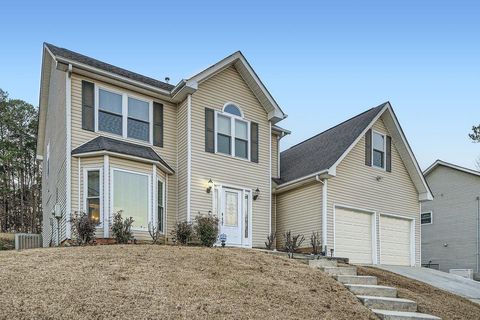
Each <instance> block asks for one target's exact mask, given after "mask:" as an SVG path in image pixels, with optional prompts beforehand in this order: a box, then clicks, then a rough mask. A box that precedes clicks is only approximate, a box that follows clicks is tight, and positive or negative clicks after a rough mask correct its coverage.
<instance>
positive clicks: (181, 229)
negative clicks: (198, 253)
mask: <svg viewBox="0 0 480 320" xmlns="http://www.w3.org/2000/svg"><path fill="white" fill-rule="evenodd" d="M170 234H171V235H172V240H173V242H174V243H175V242H177V241H178V242H179V243H180V244H183V245H186V244H188V242H189V241H190V240H191V239H192V236H193V226H192V224H191V223H190V222H187V221H182V222H177V223H176V224H175V228H174V229H173V230H172V232H171V233H170Z"/></svg>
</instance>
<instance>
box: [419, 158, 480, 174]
mask: <svg viewBox="0 0 480 320" xmlns="http://www.w3.org/2000/svg"><path fill="white" fill-rule="evenodd" d="M439 166H444V167H447V168H451V169H454V170H458V171H462V172H465V173H469V174H473V175H475V176H479V177H480V171H477V170H472V169H469V168H465V167H461V166H459V165H456V164H453V163H449V162H446V161H442V160H440V159H439V160H436V161H435V162H434V163H432V165H431V166H430V167H428V168H427V169H426V170H425V171H424V172H423V174H424V175H425V176H427V175H429V174H430V173H431V172H433V170H435V169H436V168H437V167H439Z"/></svg>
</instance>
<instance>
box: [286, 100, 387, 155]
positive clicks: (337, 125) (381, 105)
mask: <svg viewBox="0 0 480 320" xmlns="http://www.w3.org/2000/svg"><path fill="white" fill-rule="evenodd" d="M387 103H388V101H387V102H384V103H382V104H379V105H378V106H376V107H373V108H370V109H368V110H365V111H363V112H362V113H359V114H357V115H355V116H353V117H351V118H349V119H347V120H345V121H342V122H340V123H338V124H336V125H334V126H333V127H330V128H328V129H326V130H324V131H322V132H320V133H317V134H316V135H314V136H311V137H310V138H307V139H305V140H303V141H301V142H299V143H297V144H295V145H293V146H291V147H290V148H288V149H287V150H284V151H282V152H281V153H280V154H282V153H284V152H286V151H289V150H291V149H294V148H296V147H298V146H299V145H301V144H303V143H305V142H307V141H309V140H312V139H314V138H316V137H318V136H320V135H322V134H324V133H326V132H328V131H330V130H332V129H335V128H337V127H339V126H341V125H342V124H345V123H347V122H349V121H351V120H353V119H355V118H358V117H360V116H362V115H364V114H365V113H367V112H369V111H372V110H374V109H376V108H380V107H382V108H383V107H384V106H385V105H386V104H387Z"/></svg>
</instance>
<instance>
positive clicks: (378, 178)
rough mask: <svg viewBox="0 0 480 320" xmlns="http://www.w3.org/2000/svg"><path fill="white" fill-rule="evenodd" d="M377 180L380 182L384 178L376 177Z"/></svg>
mask: <svg viewBox="0 0 480 320" xmlns="http://www.w3.org/2000/svg"><path fill="white" fill-rule="evenodd" d="M375 179H376V180H377V181H380V180H382V179H383V177H382V176H376V177H375Z"/></svg>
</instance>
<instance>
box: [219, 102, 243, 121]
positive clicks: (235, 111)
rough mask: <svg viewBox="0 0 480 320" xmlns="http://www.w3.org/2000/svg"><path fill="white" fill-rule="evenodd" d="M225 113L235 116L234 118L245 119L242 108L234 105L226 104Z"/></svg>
mask: <svg viewBox="0 0 480 320" xmlns="http://www.w3.org/2000/svg"><path fill="white" fill-rule="evenodd" d="M223 112H227V113H230V114H233V115H234V116H237V117H242V118H243V114H242V111H240V108H238V107H237V106H236V105H234V104H233V103H227V104H225V106H224V107H223Z"/></svg>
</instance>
